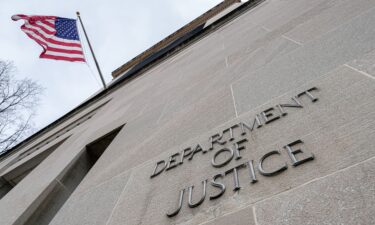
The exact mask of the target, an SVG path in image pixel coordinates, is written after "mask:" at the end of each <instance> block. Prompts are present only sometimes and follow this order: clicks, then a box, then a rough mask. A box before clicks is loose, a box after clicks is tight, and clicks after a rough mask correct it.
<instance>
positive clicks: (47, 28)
mask: <svg viewBox="0 0 375 225" xmlns="http://www.w3.org/2000/svg"><path fill="white" fill-rule="evenodd" d="M35 24H36V25H38V27H39V28H42V29H43V30H47V31H49V32H53V33H56V30H55V29H54V28H53V27H51V26H49V25H46V24H44V23H42V22H41V21H37V22H36V23H35ZM46 33H48V32H46Z"/></svg>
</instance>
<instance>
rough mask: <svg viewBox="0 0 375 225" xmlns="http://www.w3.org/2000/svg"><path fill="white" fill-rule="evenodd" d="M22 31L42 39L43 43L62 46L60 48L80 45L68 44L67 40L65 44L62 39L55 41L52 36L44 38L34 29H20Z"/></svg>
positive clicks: (78, 45)
mask: <svg viewBox="0 0 375 225" xmlns="http://www.w3.org/2000/svg"><path fill="white" fill-rule="evenodd" d="M21 29H22V30H23V31H25V32H26V30H27V31H29V33H30V32H31V33H34V34H35V35H37V36H39V37H40V38H42V39H43V40H44V41H46V42H50V43H52V44H55V45H62V46H68V47H79V48H80V47H81V44H79V43H71V42H69V41H70V40H67V42H65V40H64V39H62V40H63V41H57V40H55V37H54V36H53V37H48V36H47V37H46V36H44V35H43V34H41V33H40V32H38V31H37V30H36V29H32V28H26V27H25V28H21Z"/></svg>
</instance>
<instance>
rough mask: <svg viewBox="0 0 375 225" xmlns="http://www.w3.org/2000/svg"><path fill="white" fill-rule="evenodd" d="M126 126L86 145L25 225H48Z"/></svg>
mask: <svg viewBox="0 0 375 225" xmlns="http://www.w3.org/2000/svg"><path fill="white" fill-rule="evenodd" d="M123 126H124V125H122V126H120V127H118V128H116V129H115V130H113V131H111V132H109V133H107V134H106V135H104V136H102V137H101V138H99V139H97V140H95V141H93V142H91V143H90V144H88V145H86V148H85V150H84V151H82V153H80V155H79V156H78V157H77V158H76V160H75V161H74V162H73V163H72V164H71V165H70V166H69V168H68V169H67V170H66V172H65V173H64V174H63V175H62V177H61V178H60V179H56V182H55V184H54V187H53V189H52V191H51V192H50V193H49V194H48V195H47V196H46V197H45V199H42V200H41V204H40V205H39V206H38V207H36V209H35V210H34V213H33V214H32V215H31V216H30V217H29V218H28V219H27V222H26V223H24V224H25V225H34V224H38V225H47V224H49V223H50V222H51V220H52V219H53V217H54V216H55V215H56V214H57V212H58V211H59V210H60V208H61V207H62V206H63V205H64V203H65V202H66V201H67V200H68V198H69V197H70V195H71V194H72V193H73V191H74V190H75V189H76V188H77V187H78V185H79V184H80V183H81V181H82V180H83V179H84V177H85V176H86V175H87V173H88V172H89V171H90V169H91V168H92V167H93V166H94V165H95V163H96V162H97V161H98V159H99V158H100V156H101V155H102V154H103V153H104V151H105V150H106V149H107V147H108V146H109V145H110V144H111V143H112V141H113V140H114V139H115V137H116V136H117V134H118V133H119V132H120V130H121V129H122V127H123Z"/></svg>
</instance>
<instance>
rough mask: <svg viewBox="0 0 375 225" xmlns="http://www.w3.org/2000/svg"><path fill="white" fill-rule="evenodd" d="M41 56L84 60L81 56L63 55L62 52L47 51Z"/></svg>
mask: <svg viewBox="0 0 375 225" xmlns="http://www.w3.org/2000/svg"><path fill="white" fill-rule="evenodd" d="M43 54H45V55H51V56H62V57H71V58H84V57H83V56H82V54H69V53H63V52H53V51H49V49H48V50H47V51H46V52H45V53H43Z"/></svg>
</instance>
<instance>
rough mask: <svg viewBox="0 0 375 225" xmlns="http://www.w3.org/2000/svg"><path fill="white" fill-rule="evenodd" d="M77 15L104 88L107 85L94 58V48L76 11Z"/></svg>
mask: <svg viewBox="0 0 375 225" xmlns="http://www.w3.org/2000/svg"><path fill="white" fill-rule="evenodd" d="M77 16H78V20H79V22H80V23H81V26H82V30H83V33H84V34H85V37H86V40H87V43H88V44H89V48H90V51H91V54H92V57H93V58H94V61H95V65H96V68H97V69H98V72H99V75H100V79H101V80H102V83H103V87H104V89H107V85H106V84H105V81H104V78H103V74H102V71H101V70H100V67H99V64H98V61H97V60H96V57H95V53H94V50H93V49H92V47H91V44H90V40H89V37H88V36H87V33H86V30H85V27H84V26H83V23H82V19H81V16H80V14H79V12H77Z"/></svg>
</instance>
